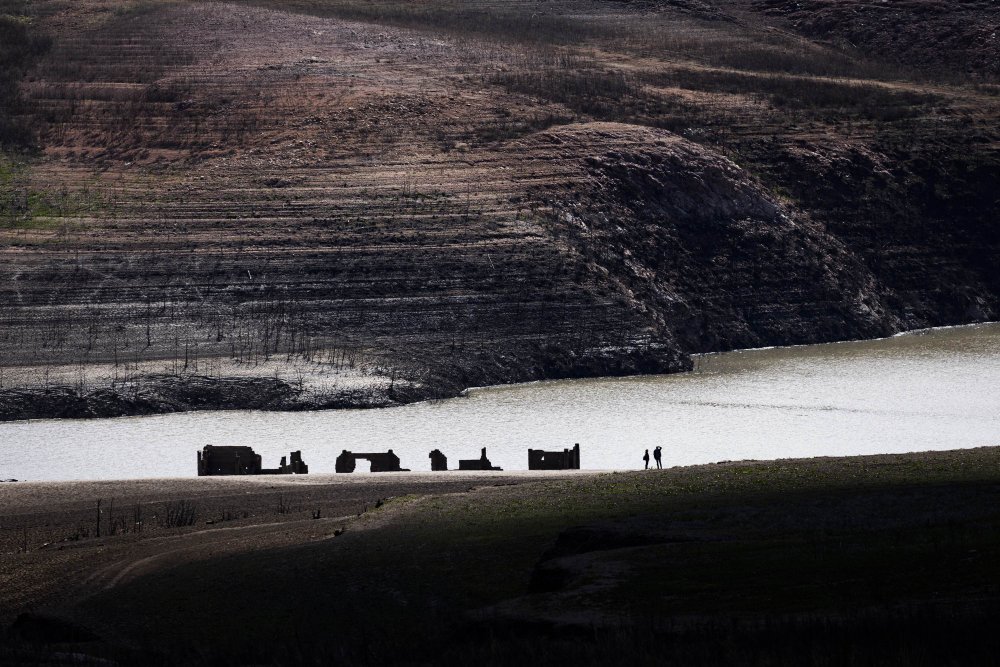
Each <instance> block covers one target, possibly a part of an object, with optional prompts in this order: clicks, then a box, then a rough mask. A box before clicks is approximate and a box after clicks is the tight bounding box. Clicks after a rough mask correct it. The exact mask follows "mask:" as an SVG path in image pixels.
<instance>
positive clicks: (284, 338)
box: [0, 0, 1000, 419]
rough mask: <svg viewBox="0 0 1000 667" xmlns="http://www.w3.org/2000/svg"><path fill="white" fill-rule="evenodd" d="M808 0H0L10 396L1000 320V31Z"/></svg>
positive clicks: (5, 386)
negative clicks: (963, 34) (980, 39)
mask: <svg viewBox="0 0 1000 667" xmlns="http://www.w3.org/2000/svg"><path fill="white" fill-rule="evenodd" d="M971 4H975V3H970V7H971ZM980 4H981V3H980ZM977 8H978V9H977V11H978V10H982V11H979V13H978V14H976V15H975V16H976V17H977V19H976V20H977V21H978V22H979V23H978V25H980V27H985V26H987V25H988V24H989V20H990V16H991V14H990V13H989V11H988V8H982V7H979V6H978V5H977ZM780 9H782V7H779V6H778V5H775V4H774V3H770V4H759V3H756V4H755V3H748V2H739V1H737V0H731V1H726V0H719V1H713V2H709V1H707V0H706V1H705V2H697V3H691V2H672V3H623V2H611V1H608V2H599V1H591V0H572V1H571V0H560V1H559V2H547V3H535V2H527V1H525V2H514V3H489V2H486V1H485V0H483V1H479V0H469V1H465V2H458V1H457V0H455V1H453V0H428V1H426V2H420V3H412V2H398V3H397V2H378V3H369V2H364V3H362V2H356V1H354V0H293V1H291V2H268V1H264V0H261V1H258V2H199V1H193V0H192V1H188V2H164V1H160V0H144V1H139V2H132V3H128V4H126V5H122V4H121V3H117V2H110V0H85V1H83V2H76V3H62V2H57V1H56V0H37V1H30V2H29V1H28V0H3V1H2V2H0V14H3V18H2V23H0V27H2V28H3V30H5V31H6V32H5V33H4V34H7V35H13V37H12V38H11V39H10V40H8V41H7V43H8V44H11V45H14V46H12V47H9V49H8V50H9V53H7V55H5V56H3V57H4V58H5V61H4V62H6V63H9V64H10V67H8V68H6V70H5V71H7V72H8V73H10V77H9V78H10V79H11V82H12V83H11V85H9V86H8V87H7V88H6V90H7V93H6V94H5V95H0V107H2V108H3V109H4V124H3V125H2V126H0V128H4V127H5V128H8V129H7V130H6V131H4V133H3V136H4V137H5V139H4V141H5V142H6V143H5V148H4V153H3V157H2V158H0V186H2V196H0V418H7V419H10V418H19V417H26V416H45V415H57V416H78V415H111V414H129V413H137V412H156V411H169V410H178V409H190V408H203V407H266V408H302V407H323V406H326V407H336V406H346V405H363V406H368V405H391V404H394V403H400V402H406V401H410V400H416V399H419V398H426V397H433V396H446V395H453V394H455V393H456V392H458V391H460V390H461V389H462V388H464V387H467V386H471V385H481V384H488V383H497V382H510V381H521V380H530V379H539V378H553V377H569V376H582V375H594V374H623V373H642V372H670V371H677V370H682V369H684V368H687V367H688V366H689V363H690V362H689V358H688V354H690V353H693V352H702V351H711V350H721V349H730V348H734V347H744V346H755V345H767V344H787V343H802V342H816V341H824V340H834V339H844V338H858V337H872V336H880V335H887V334H891V333H893V332H896V331H899V330H902V329H905V328H914V327H921V326H931V325H938V324H955V323H962V322H969V321H978V320H983V319H990V318H993V317H995V316H996V313H997V312H998V310H1000V304H998V296H1000V278H998V277H997V272H996V271H995V267H996V266H998V265H1000V262H998V260H1000V230H998V223H997V217H996V213H995V211H996V210H997V208H996V206H997V204H998V203H1000V202H998V201H997V199H998V189H997V188H996V187H995V185H996V183H997V182H1000V178H998V176H1000V156H998V152H997V147H998V132H997V130H996V127H997V122H996V121H997V118H998V116H1000V113H998V112H1000V97H997V94H996V93H997V91H998V90H1000V88H997V83H996V80H995V76H996V72H995V71H994V69H993V68H992V67H991V66H990V65H989V63H991V62H993V61H992V60H991V59H990V58H989V57H987V58H986V59H985V60H982V59H981V58H979V56H975V57H973V56H970V57H968V58H965V59H963V56H962V55H961V54H958V53H957V52H955V51H951V52H950V56H949V58H952V60H949V61H948V63H953V62H957V61H955V60H954V59H960V60H961V62H960V63H958V64H948V63H945V65H944V67H942V66H940V64H935V65H934V67H929V66H928V67H922V66H920V62H916V66H915V67H914V68H913V69H904V66H903V65H902V64H889V65H887V64H884V63H883V62H882V61H881V60H875V59H869V56H868V55H866V54H867V53H877V49H876V50H872V49H866V48H861V47H858V48H854V47H849V46H845V45H844V44H841V43H840V42H837V43H828V42H823V41H813V39H812V37H819V38H821V39H826V38H827V37H828V36H829V35H828V34H827V33H825V32H824V33H822V34H820V33H818V32H817V33H815V34H814V33H813V31H811V29H808V30H807V29H806V28H805V27H803V25H804V24H802V23H801V21H798V19H797V18H796V16H798V15H797V14H796V15H795V16H791V17H789V15H788V12H785V11H783V10H782V11H778V10H780ZM798 18H801V17H800V16H798ZM790 21H791V22H790ZM795 21H798V22H795ZM984 29H985V28H984ZM790 30H798V31H799V34H795V33H793V32H789V31H790ZM989 46H990V45H989V44H987V45H986V47H984V48H987V49H988V47H989ZM845 49H847V50H845ZM983 52H984V51H983V49H978V50H975V53H976V54H982V53H983ZM986 52H987V53H988V51H986ZM970 53H972V52H971V51H970ZM983 62H985V63H986V64H985V65H983V64H982V63H983Z"/></svg>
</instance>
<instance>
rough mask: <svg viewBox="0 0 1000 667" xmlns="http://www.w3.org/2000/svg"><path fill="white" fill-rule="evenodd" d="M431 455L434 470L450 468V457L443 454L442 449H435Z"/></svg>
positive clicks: (440, 470) (439, 470) (432, 469)
mask: <svg viewBox="0 0 1000 667" xmlns="http://www.w3.org/2000/svg"><path fill="white" fill-rule="evenodd" d="M429 456H430V459H431V471H432V472H443V471H445V470H447V469H448V457H447V456H445V455H444V454H442V453H441V450H440V449H435V450H434V451H433V452H431V453H430V455H429Z"/></svg>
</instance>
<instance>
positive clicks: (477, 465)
mask: <svg viewBox="0 0 1000 667" xmlns="http://www.w3.org/2000/svg"><path fill="white" fill-rule="evenodd" d="M429 456H430V459H431V470H432V471H433V472H444V471H446V470H448V457H447V456H445V455H444V454H443V453H442V452H441V450H440V449H435V450H434V451H433V452H431V453H430V454H429ZM458 469H459V470H503V468H500V467H498V466H495V465H493V464H492V463H491V462H490V460H489V459H488V458H486V448H485V447H483V449H482V454H481V456H480V457H479V458H478V459H459V460H458Z"/></svg>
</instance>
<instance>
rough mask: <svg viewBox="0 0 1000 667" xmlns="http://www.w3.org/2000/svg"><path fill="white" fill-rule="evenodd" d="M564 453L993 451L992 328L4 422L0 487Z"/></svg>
mask: <svg viewBox="0 0 1000 667" xmlns="http://www.w3.org/2000/svg"><path fill="white" fill-rule="evenodd" d="M574 442H579V443H581V448H582V464H583V467H584V468H589V469H622V468H635V467H641V466H642V461H641V457H642V453H643V450H645V449H646V448H649V449H652V448H653V447H655V446H656V445H661V446H662V447H663V448H664V465H666V466H672V465H687V464H694V463H707V462H713V461H724V460H737V459H775V458H787V457H805V456H837V455H847V454H872V453H891V452H908V451H922V450H931V449H956V448H963V447H978V446H982V445H1000V324H987V325H978V326H970V327H956V328H949V329H937V330H930V331H924V332H916V333H910V334H906V335H901V336H896V337H894V338H890V339H886V340H879V341H866V342H856V343H834V344H829V345H811V346H802V347H793V348H775V349H766V350H748V351H742V352H732V353H726V354H716V355H705V356H702V357H699V358H698V359H697V369H696V371H695V372H693V373H685V374H679V375H661V376H647V377H630V378H608V379H598V380H570V381H558V382H541V383H534V384H527V385H514V386H507V387H497V388H487V389H476V390H472V391H470V392H468V395H467V396H463V397H461V398H456V399H450V400H444V401H433V402H427V403H420V404H415V405H409V406H405V407H401V408H392V409H388V410H339V411H326V412H296V413H275V412H201V413H186V414H175V415H165V416H156V417H129V418H121V419H102V420H51V421H50V420H42V421H30V422H13V423H6V424H0V478H10V477H13V478H17V479H21V480H61V479H118V478H135V477H190V476H194V475H195V452H196V450H198V449H199V448H201V446H203V445H205V444H219V445H223V444H240V445H250V446H252V447H253V448H254V449H255V450H257V452H258V453H260V454H262V455H263V458H264V465H265V466H268V467H271V466H276V465H277V463H278V459H279V458H280V457H281V456H282V455H283V454H287V453H288V451H290V450H293V449H301V450H302V452H303V458H304V459H305V460H306V462H307V463H308V464H309V466H310V470H311V471H312V472H314V473H332V472H333V471H334V459H336V457H337V454H339V453H340V451H341V450H342V449H349V450H352V451H355V452H363V451H385V450H386V449H388V448H390V447H391V448H392V449H393V450H394V451H395V452H396V453H397V454H398V455H399V456H400V458H401V459H402V463H403V467H408V468H411V469H413V470H417V471H421V470H430V461H429V459H428V458H427V454H428V452H429V451H430V450H432V449H435V448H439V449H441V450H442V451H443V452H444V453H445V454H446V455H447V456H448V462H449V466H450V467H457V465H458V464H457V462H458V459H459V458H478V455H479V448H480V447H483V446H485V447H487V448H488V450H487V451H488V455H489V457H490V458H491V459H492V461H493V463H494V465H499V466H502V467H503V468H504V469H507V470H523V469H526V468H527V449H528V448H529V447H532V448H542V449H562V448H563V447H569V446H572V444H573V443H574ZM362 468H365V469H367V465H366V464H365V463H364V462H360V463H359V471H360V470H361V469H362ZM355 474H357V473H355Z"/></svg>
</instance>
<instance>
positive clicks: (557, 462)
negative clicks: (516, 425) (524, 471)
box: [528, 443, 580, 470]
mask: <svg viewBox="0 0 1000 667" xmlns="http://www.w3.org/2000/svg"><path fill="white" fill-rule="evenodd" d="M579 469H580V443H576V444H575V445H573V449H564V450H562V451H561V452H545V451H542V450H541V449H529V450H528V470H579Z"/></svg>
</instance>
